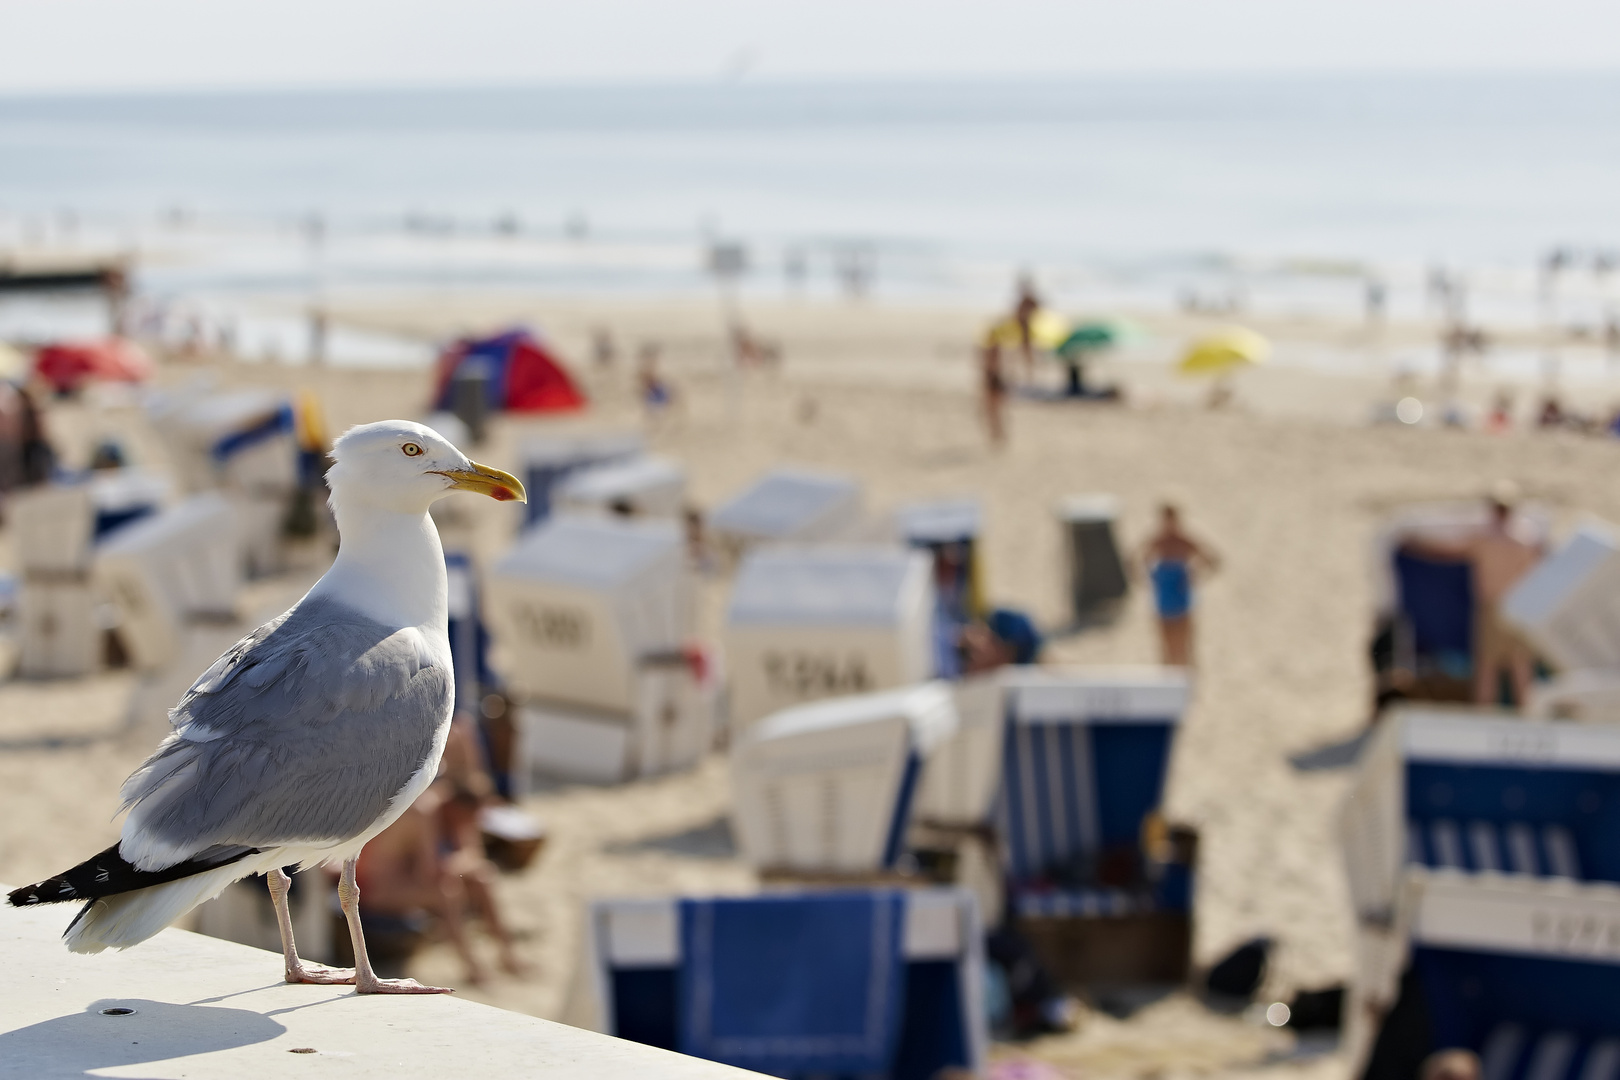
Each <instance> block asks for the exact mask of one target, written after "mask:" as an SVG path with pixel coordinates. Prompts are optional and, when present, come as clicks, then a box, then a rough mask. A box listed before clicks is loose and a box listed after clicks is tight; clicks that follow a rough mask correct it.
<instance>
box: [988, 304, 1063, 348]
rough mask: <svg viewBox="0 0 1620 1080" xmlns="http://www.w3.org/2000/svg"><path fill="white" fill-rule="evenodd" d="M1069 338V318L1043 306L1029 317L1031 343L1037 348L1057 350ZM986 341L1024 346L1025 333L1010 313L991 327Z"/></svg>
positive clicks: (1010, 346)
mask: <svg viewBox="0 0 1620 1080" xmlns="http://www.w3.org/2000/svg"><path fill="white" fill-rule="evenodd" d="M1068 338H1069V320H1068V319H1065V318H1064V317H1063V316H1061V315H1059V314H1058V313H1057V312H1055V311H1047V310H1046V309H1045V308H1041V309H1038V310H1037V311H1036V312H1035V313H1034V314H1033V315H1031V316H1030V317H1029V343H1030V344H1031V345H1033V346H1034V347H1035V348H1037V349H1046V350H1047V351H1049V352H1055V351H1056V350H1057V348H1058V346H1060V345H1062V344H1063V343H1064V342H1065V341H1067V340H1068ZM984 343H985V344H986V345H1000V346H1002V347H1003V348H1008V349H1017V348H1022V347H1023V344H1024V334H1023V330H1022V329H1021V328H1020V327H1019V325H1018V319H1017V318H1016V317H1015V316H1012V315H1009V316H1007V317H1006V318H1005V319H1002V320H1001V321H1000V322H998V323H996V324H995V325H994V326H992V327H990V329H989V330H988V331H986V332H985V335H984Z"/></svg>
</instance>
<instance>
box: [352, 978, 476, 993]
mask: <svg viewBox="0 0 1620 1080" xmlns="http://www.w3.org/2000/svg"><path fill="white" fill-rule="evenodd" d="M348 981H350V982H353V983H354V992H355V993H357V994H453V993H455V991H454V990H452V989H451V988H450V987H448V986H423V985H422V984H421V983H419V982H417V981H416V980H415V979H379V978H377V976H375V975H373V976H371V978H369V979H366V978H360V979H350V980H348Z"/></svg>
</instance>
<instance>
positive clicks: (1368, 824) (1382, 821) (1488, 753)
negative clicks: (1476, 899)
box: [1342, 708, 1620, 922]
mask: <svg viewBox="0 0 1620 1080" xmlns="http://www.w3.org/2000/svg"><path fill="white" fill-rule="evenodd" d="M1342 829H1343V836H1344V842H1345V852H1346V858H1347V861H1348V868H1349V880H1350V890H1351V896H1352V899H1353V900H1354V902H1355V906H1356V911H1357V914H1358V915H1359V916H1361V918H1362V919H1363V920H1365V921H1370V922H1387V921H1388V920H1389V918H1390V916H1391V912H1392V910H1393V905H1394V903H1395V901H1396V899H1397V897H1398V895H1399V890H1400V887H1401V883H1402V881H1403V880H1404V879H1405V878H1406V877H1407V876H1408V875H1409V873H1410V872H1411V871H1413V870H1426V871H1433V872H1446V873H1454V874H1461V875H1479V874H1487V875H1507V876H1512V877H1519V878H1538V879H1544V880H1559V881H1563V882H1591V881H1602V882H1620V845H1617V844H1616V843H1615V842H1614V837H1615V836H1617V835H1620V728H1612V727H1605V726H1597V725H1587V724H1564V723H1542V722H1534V721H1525V720H1519V719H1512V718H1504V717H1502V716H1501V715H1500V714H1492V713H1478V712H1472V711H1469V710H1463V709H1455V710H1452V709H1439V708H1426V709H1420V708H1404V709H1398V710H1394V711H1392V712H1391V713H1390V714H1389V715H1388V716H1387V717H1385V719H1384V721H1383V722H1382V723H1381V724H1380V726H1379V730H1378V732H1377V733H1376V734H1375V735H1374V736H1373V738H1372V739H1371V740H1370V741H1369V742H1368V744H1367V747H1366V749H1365V750H1364V751H1363V754H1362V760H1361V764H1360V766H1359V769H1358V773H1357V777H1356V781H1355V785H1354V787H1353V788H1352V789H1351V793H1350V797H1349V799H1348V800H1347V802H1346V804H1345V811H1344V816H1343V825H1342Z"/></svg>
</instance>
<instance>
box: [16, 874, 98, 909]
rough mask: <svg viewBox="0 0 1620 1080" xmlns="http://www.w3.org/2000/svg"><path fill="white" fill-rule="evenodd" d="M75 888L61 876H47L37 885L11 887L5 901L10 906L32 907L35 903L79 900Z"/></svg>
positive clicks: (62, 902) (63, 902)
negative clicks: (18, 887)
mask: <svg viewBox="0 0 1620 1080" xmlns="http://www.w3.org/2000/svg"><path fill="white" fill-rule="evenodd" d="M81 899H83V897H81V896H80V895H79V892H78V890H77V889H75V888H74V887H73V886H72V885H69V884H68V883H67V882H65V881H63V880H62V879H61V878H48V879H46V880H45V881H41V882H40V883H39V884H37V885H24V886H23V887H22V888H20V889H13V890H11V891H10V892H9V893H7V894H6V902H7V903H8V904H10V905H11V906H12V907H33V906H34V905H35V904H65V903H67V902H68V901H69V900H81Z"/></svg>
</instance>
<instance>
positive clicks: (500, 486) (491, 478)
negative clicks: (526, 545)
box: [433, 461, 529, 503]
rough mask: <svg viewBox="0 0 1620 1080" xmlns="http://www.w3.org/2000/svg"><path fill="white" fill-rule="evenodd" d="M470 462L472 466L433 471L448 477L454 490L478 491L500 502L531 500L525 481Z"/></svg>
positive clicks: (524, 501) (507, 473)
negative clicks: (525, 487) (524, 488)
mask: <svg viewBox="0 0 1620 1080" xmlns="http://www.w3.org/2000/svg"><path fill="white" fill-rule="evenodd" d="M468 464H470V465H471V466H472V468H470V469H434V470H433V471H434V472H436V473H438V474H439V475H440V476H443V477H445V478H446V479H448V480H449V481H450V488H451V490H453V491H476V492H478V493H479V494H480V495H488V496H489V497H490V498H492V499H495V500H496V501H498V502H511V501H512V500H513V499H516V500H517V501H518V502H522V503H526V502H528V501H529V495H528V493H527V492H526V491H524V490H523V482H522V481H521V480H519V479H518V478H517V477H515V476H513V475H512V474H511V473H509V472H501V470H499V469H492V468H490V467H489V466H488V465H480V464H478V462H476V461H472V462H468Z"/></svg>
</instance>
